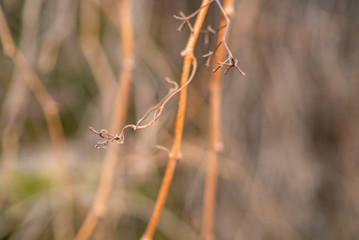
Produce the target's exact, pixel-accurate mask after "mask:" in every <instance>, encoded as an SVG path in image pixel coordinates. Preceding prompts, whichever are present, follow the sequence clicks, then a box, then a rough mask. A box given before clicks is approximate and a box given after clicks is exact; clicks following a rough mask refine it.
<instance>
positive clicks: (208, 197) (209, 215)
mask: <svg viewBox="0 0 359 240" xmlns="http://www.w3.org/2000/svg"><path fill="white" fill-rule="evenodd" d="M217 3H218V2H217ZM218 6H219V7H220V9H221V10H223V8H224V9H226V11H227V12H226V11H224V10H223V11H222V17H221V19H220V22H219V26H224V25H225V26H226V27H225V28H221V27H219V28H221V29H220V30H219V32H218V35H217V48H216V49H215V51H216V55H215V59H214V64H216V63H217V64H219V65H218V66H217V67H216V68H215V67H213V68H215V70H213V73H212V78H211V82H210V106H209V108H210V113H209V114H210V115H209V122H210V123H209V127H210V128H209V135H210V139H209V153H208V170H207V179H206V186H205V193H204V198H203V217H202V222H203V223H202V236H201V238H202V239H204V240H211V239H214V233H213V225H214V219H215V205H216V192H217V176H218V152H219V151H221V150H222V148H223V144H222V141H221V133H220V132H221V131H220V128H221V89H222V88H221V87H222V69H223V68H222V66H223V59H224V58H225V55H226V52H227V54H231V52H230V51H229V49H228V47H227V44H226V41H227V38H228V34H227V31H228V27H229V23H230V22H229V17H228V16H227V14H228V15H229V14H232V13H233V12H234V6H233V1H232V0H224V6H223V8H222V6H221V5H220V4H219V5H218ZM221 44H222V45H221ZM212 54H213V52H212ZM212 54H211V55H212ZM227 60H229V61H231V62H232V63H233V61H235V64H234V63H233V66H235V67H237V64H236V61H237V59H234V58H233V57H229V58H228V59H227ZM227 60H225V61H224V63H226V61H227ZM233 66H229V67H228V68H227V69H226V70H225V71H224V73H227V72H228V70H229V69H230V68H231V67H233ZM238 70H239V72H241V70H240V69H239V68H238ZM241 73H242V72H241ZM242 74H243V73H242Z"/></svg>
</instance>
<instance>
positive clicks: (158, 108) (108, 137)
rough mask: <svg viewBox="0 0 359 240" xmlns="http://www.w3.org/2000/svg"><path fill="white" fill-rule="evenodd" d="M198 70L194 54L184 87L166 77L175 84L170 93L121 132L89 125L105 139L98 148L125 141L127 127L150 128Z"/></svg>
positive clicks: (98, 144) (167, 80)
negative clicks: (149, 119)
mask: <svg viewBox="0 0 359 240" xmlns="http://www.w3.org/2000/svg"><path fill="white" fill-rule="evenodd" d="M196 70H197V60H196V58H195V57H194V56H192V73H191V76H190V77H189V79H188V80H187V82H186V83H185V84H184V85H183V86H182V87H180V88H179V87H178V84H177V83H176V82H175V81H172V80H170V79H169V78H166V79H165V81H166V82H167V83H170V84H172V85H173V88H171V89H170V90H169V92H168V94H167V95H166V96H165V97H164V98H163V99H162V101H160V102H159V103H158V104H157V105H155V106H153V107H152V108H150V109H149V110H148V111H147V112H146V113H145V115H144V116H143V117H142V118H141V119H140V120H138V121H137V123H136V125H135V124H128V125H126V126H124V127H123V128H122V130H121V132H120V134H116V135H112V134H110V133H109V132H108V131H107V130H106V129H102V130H101V131H99V132H98V131H96V130H95V129H94V128H92V127H89V129H90V130H91V132H93V133H94V134H96V135H98V136H100V137H101V138H103V139H104V140H102V141H98V142H97V144H96V145H95V147H96V148H98V149H106V147H107V145H108V143H110V142H116V143H118V144H123V143H124V142H125V135H124V134H125V130H126V129H127V128H132V129H133V130H134V131H136V130H139V129H145V128H148V127H149V126H151V125H152V124H154V123H155V122H156V121H157V120H158V119H159V117H160V116H161V114H162V111H163V109H164V107H165V105H166V104H167V102H168V101H169V100H171V98H172V97H174V96H175V95H176V94H177V93H179V92H180V91H181V90H182V89H183V88H185V87H187V85H188V84H189V83H190V82H191V81H192V80H193V78H194V74H195V73H196ZM153 112H154V118H153V119H152V120H151V121H150V122H148V123H146V124H144V125H141V123H142V122H143V121H144V120H146V119H147V117H148V116H149V115H150V114H151V113H153Z"/></svg>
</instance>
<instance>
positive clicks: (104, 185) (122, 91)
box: [75, 0, 134, 240]
mask: <svg viewBox="0 0 359 240" xmlns="http://www.w3.org/2000/svg"><path fill="white" fill-rule="evenodd" d="M118 11H119V18H120V19H119V22H120V31H121V39H122V68H121V73H120V77H119V83H118V89H117V94H116V99H115V105H114V111H113V117H112V126H111V131H113V132H119V131H120V130H121V129H120V128H121V127H122V126H123V125H124V123H125V119H126V113H127V107H128V100H129V96H130V87H131V79H132V70H133V67H134V60H133V28H132V16H131V0H121V1H120V2H119V4H118ZM118 152H119V146H118V145H115V144H112V145H110V146H109V148H108V150H107V151H106V155H105V159H104V166H103V169H102V174H101V179H100V184H99V187H98V190H97V194H96V199H95V202H94V204H93V206H92V209H91V210H90V213H89V214H88V215H87V217H86V219H85V221H84V223H83V224H82V226H81V228H80V230H79V232H78V234H77V236H76V238H75V239H76V240H86V239H89V237H90V236H91V234H92V233H93V231H94V229H95V227H96V225H97V222H98V220H99V218H100V217H102V216H103V215H104V214H105V212H106V210H107V201H108V198H109V195H110V192H111V188H112V184H113V181H114V178H115V171H116V165H117V162H118V157H117V156H118Z"/></svg>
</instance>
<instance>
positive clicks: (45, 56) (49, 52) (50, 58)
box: [37, 0, 76, 74]
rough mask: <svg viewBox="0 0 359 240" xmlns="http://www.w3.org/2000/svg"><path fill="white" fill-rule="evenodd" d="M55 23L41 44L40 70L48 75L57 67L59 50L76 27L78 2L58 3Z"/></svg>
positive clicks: (67, 0) (64, 1) (65, 1)
mask: <svg viewBox="0 0 359 240" xmlns="http://www.w3.org/2000/svg"><path fill="white" fill-rule="evenodd" d="M57 3H58V5H57V11H56V13H55V20H54V23H53V24H52V25H51V26H50V27H49V28H48V30H47V31H46V32H45V34H44V36H43V40H42V42H41V49H40V51H39V52H40V55H39V60H38V63H37V65H38V68H39V70H40V72H42V73H45V74H48V73H50V72H51V71H52V70H53V68H54V67H55V65H56V61H57V55H58V52H59V48H60V46H61V44H62V43H63V41H64V40H65V39H66V38H67V37H68V36H69V35H70V34H71V32H72V31H73V30H74V27H75V20H76V17H75V15H76V7H75V4H76V1H72V0H61V1H57Z"/></svg>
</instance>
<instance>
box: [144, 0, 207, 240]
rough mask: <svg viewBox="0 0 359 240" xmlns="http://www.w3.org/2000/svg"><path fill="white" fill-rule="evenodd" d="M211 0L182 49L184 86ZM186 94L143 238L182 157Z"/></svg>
mask: <svg viewBox="0 0 359 240" xmlns="http://www.w3.org/2000/svg"><path fill="white" fill-rule="evenodd" d="M209 3H210V0H203V1H202V4H201V9H200V11H199V13H198V16H197V18H196V22H195V24H194V27H193V32H192V34H191V35H190V37H189V39H188V42H187V45H186V48H185V50H184V51H182V53H181V55H182V56H183V57H184V61H183V69H182V76H181V86H183V85H184V84H185V83H186V82H187V80H188V77H189V74H190V68H191V64H192V63H193V62H195V58H194V56H193V50H194V47H195V45H196V42H197V39H198V35H199V33H200V31H201V27H202V24H203V21H204V19H205V17H206V14H207V10H208V4H209ZM186 96H187V88H184V89H183V90H182V91H181V92H180V95H179V102H178V110H177V118H176V126H175V132H174V139H173V145H172V149H171V152H170V155H169V160H168V163H167V167H166V172H165V175H164V177H163V180H162V184H161V188H160V191H159V193H158V197H157V200H156V204H155V208H154V210H153V213H152V216H151V219H150V222H149V223H148V225H147V228H146V231H145V233H144V234H143V236H142V238H141V239H142V240H148V239H152V238H153V235H154V233H155V230H156V227H157V224H158V220H159V218H160V215H161V212H162V209H163V206H164V204H165V201H166V198H167V195H168V190H169V187H170V185H171V181H172V177H173V173H174V170H175V167H176V163H177V161H178V159H179V158H180V155H181V154H180V148H181V142H182V133H183V124H184V116H185V111H186Z"/></svg>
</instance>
